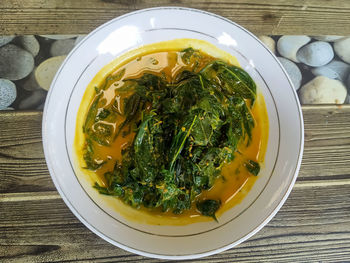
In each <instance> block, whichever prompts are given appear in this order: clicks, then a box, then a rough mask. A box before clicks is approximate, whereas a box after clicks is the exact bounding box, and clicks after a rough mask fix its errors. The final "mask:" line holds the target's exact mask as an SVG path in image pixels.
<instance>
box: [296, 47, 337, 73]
mask: <svg viewBox="0 0 350 263" xmlns="http://www.w3.org/2000/svg"><path fill="white" fill-rule="evenodd" d="M333 57H334V52H333V49H332V46H331V44H329V43H328V42H323V41H316V42H312V43H310V44H308V45H306V46H304V47H302V48H301V49H299V50H298V52H297V59H298V60H299V61H300V62H302V63H304V64H306V65H308V66H312V67H320V66H323V65H326V64H327V63H329V62H330V61H331V60H332V59H333Z"/></svg>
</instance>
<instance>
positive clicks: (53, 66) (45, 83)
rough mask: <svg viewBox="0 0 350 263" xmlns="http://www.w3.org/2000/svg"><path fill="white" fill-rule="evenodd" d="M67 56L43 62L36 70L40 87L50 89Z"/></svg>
mask: <svg viewBox="0 0 350 263" xmlns="http://www.w3.org/2000/svg"><path fill="white" fill-rule="evenodd" d="M65 58H66V56H58V57H52V58H49V59H47V60H45V61H44V62H42V63H41V64H40V65H39V66H38V68H37V69H36V70H35V78H36V81H37V82H38V84H39V86H40V87H42V88H43V89H45V90H49V89H50V85H51V82H52V80H53V78H54V77H55V75H56V72H57V70H58V69H59V67H60V66H61V64H62V62H63V61H64V59H65Z"/></svg>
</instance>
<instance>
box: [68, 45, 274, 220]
mask: <svg viewBox="0 0 350 263" xmlns="http://www.w3.org/2000/svg"><path fill="white" fill-rule="evenodd" d="M179 52H180V51H179V50H168V51H165V50H161V51H159V52H154V51H151V52H149V53H145V54H143V55H142V56H137V57H134V59H131V60H129V61H128V62H127V63H126V64H124V65H122V66H121V67H118V68H117V69H116V70H114V71H112V74H111V75H110V76H117V75H118V73H120V72H121V70H125V73H124V76H123V77H122V78H121V79H120V80H109V81H105V85H106V89H105V90H104V91H103V95H102V97H103V98H102V99H101V100H100V102H99V104H98V108H99V109H102V108H103V107H106V106H108V105H110V104H112V103H114V101H115V100H117V102H119V103H117V105H119V110H120V111H121V109H120V108H122V107H120V102H122V101H123V100H124V99H125V98H127V97H128V96H130V95H131V94H132V92H118V88H121V87H122V85H123V83H124V82H123V80H126V79H128V78H138V77H141V76H142V75H143V74H144V73H153V74H158V75H165V76H166V78H167V80H168V81H169V82H171V80H172V79H174V78H175V77H176V75H177V74H178V73H179V72H181V71H182V70H184V69H187V70H194V71H199V70H200V69H201V68H202V67H203V66H204V65H206V64H207V63H208V62H210V61H212V60H214V59H215V58H214V57H212V56H210V55H208V54H206V53H204V52H201V59H200V60H197V61H191V63H190V64H188V65H186V64H184V63H183V62H182V60H181V59H180V56H179ZM105 79H106V77H105ZM96 96H97V95H95V98H93V99H92V100H91V103H90V105H89V107H90V106H91V105H92V103H93V101H94V99H96ZM89 107H88V108H89ZM252 115H253V117H254V119H255V127H254V129H253V131H252V141H251V143H250V145H249V146H248V147H245V145H244V144H243V143H242V144H241V145H240V146H239V151H240V152H241V153H242V154H241V155H239V154H237V155H236V158H235V159H234V161H232V162H231V163H228V164H226V165H224V167H223V169H222V172H221V176H219V177H218V178H217V180H216V182H215V184H214V186H213V187H212V188H211V189H209V190H205V191H203V192H202V193H201V194H200V195H199V196H198V197H197V199H196V200H204V199H220V200H221V202H222V204H223V205H222V206H221V208H220V209H219V210H218V211H217V215H218V216H220V215H221V214H222V213H223V212H224V211H226V210H227V209H229V208H231V207H233V206H234V205H236V204H237V203H239V202H240V201H241V200H242V199H243V198H244V196H245V195H246V194H247V193H248V191H249V190H250V188H251V187H252V186H253V184H254V182H255V181H256V179H257V177H256V176H253V175H251V174H249V173H248V172H247V171H246V169H244V167H243V163H244V162H245V161H246V160H247V159H251V160H253V161H257V162H259V163H262V162H263V161H264V154H265V150H266V145H267V134H268V124H267V123H268V121H267V113H266V107H265V104H264V98H263V96H262V95H261V94H258V97H257V100H256V103H255V104H254V106H253V108H252ZM123 120H124V117H123V116H122V115H118V117H117V119H115V120H113V121H112V122H108V120H107V121H106V123H108V124H109V125H112V126H113V128H114V130H116V129H117V126H118V125H119V123H121V122H122V121H123ZM127 129H130V127H128V126H126V127H124V128H123V130H127ZM77 130H78V129H77ZM123 130H122V131H123ZM81 136H83V137H84V136H85V135H84V134H80V135H79V134H78V133H77V134H76V141H77V142H78V141H80V142H81V141H82V138H80V139H79V137H81ZM134 136H135V133H134V132H131V133H129V134H128V135H127V136H125V137H123V136H118V137H117V138H116V140H115V141H113V142H112V143H111V145H110V146H103V145H99V144H97V143H95V142H94V147H95V155H94V157H95V160H96V161H97V162H101V161H106V163H105V164H104V165H103V166H102V167H101V168H99V169H97V170H96V171H95V173H94V174H95V175H96V176H97V177H95V181H97V182H98V183H99V184H100V185H101V186H106V184H105V179H104V173H105V172H107V171H112V170H113V167H114V164H115V161H116V160H118V161H121V160H122V156H121V151H122V149H124V148H125V147H127V146H128V145H130V144H131V143H132V141H133V139H134ZM84 139H85V138H84ZM75 145H76V152H77V155H78V159H79V160H82V159H83V158H82V154H83V152H82V149H81V143H80V149H79V148H78V145H79V143H76V144H75ZM81 164H82V165H80V167H83V166H84V165H83V162H81ZM112 205H113V204H112ZM117 210H118V212H121V213H122V214H123V212H122V211H120V210H122V209H121V208H120V207H119V208H118V209H117ZM140 211H141V212H142V213H145V214H148V215H150V216H151V217H153V220H148V221H147V223H155V224H188V223H193V222H198V221H207V220H211V219H210V218H207V217H204V216H202V215H201V214H200V213H199V212H198V211H197V209H196V208H195V206H194V205H193V206H192V209H190V210H187V211H184V213H183V214H181V215H174V214H173V213H172V212H166V213H163V212H161V211H160V210H152V211H151V210H149V209H146V208H143V207H142V208H141V209H140ZM131 219H132V220H136V221H137V219H136V218H131ZM174 219H176V223H174Z"/></svg>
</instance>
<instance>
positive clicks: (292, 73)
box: [278, 57, 302, 90]
mask: <svg viewBox="0 0 350 263" xmlns="http://www.w3.org/2000/svg"><path fill="white" fill-rule="evenodd" d="M278 59H279V61H280V62H281V64H282V66H283V67H284V68H285V70H286V71H287V73H288V75H289V77H290V79H291V80H292V82H293V85H294V88H295V89H296V90H298V89H299V88H300V84H301V80H302V75H301V72H300V69H299V68H298V66H297V65H296V64H295V63H294V62H292V61H290V60H288V59H286V58H282V57H278Z"/></svg>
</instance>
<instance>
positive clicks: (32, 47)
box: [18, 35, 40, 57]
mask: <svg viewBox="0 0 350 263" xmlns="http://www.w3.org/2000/svg"><path fill="white" fill-rule="evenodd" d="M18 42H19V44H20V45H21V46H22V47H23V48H24V49H25V50H27V51H29V52H30V53H31V54H32V55H33V56H34V57H35V56H36V55H38V53H39V50H40V45H39V41H38V40H37V39H36V38H35V36H30V35H28V36H20V37H18Z"/></svg>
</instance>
